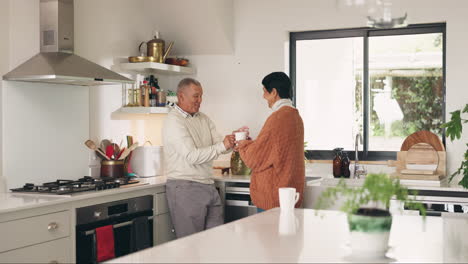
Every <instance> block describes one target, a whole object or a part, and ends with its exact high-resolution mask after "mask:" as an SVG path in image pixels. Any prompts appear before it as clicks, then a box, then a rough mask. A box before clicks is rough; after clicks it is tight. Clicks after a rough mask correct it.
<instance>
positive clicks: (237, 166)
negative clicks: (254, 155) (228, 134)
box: [231, 151, 252, 175]
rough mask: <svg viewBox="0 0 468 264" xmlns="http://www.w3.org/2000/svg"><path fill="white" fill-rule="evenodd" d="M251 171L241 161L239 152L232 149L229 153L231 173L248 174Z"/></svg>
mask: <svg viewBox="0 0 468 264" xmlns="http://www.w3.org/2000/svg"><path fill="white" fill-rule="evenodd" d="M251 172H252V171H251V170H250V168H249V167H247V165H245V163H244V162H243V161H242V159H241V156H240V154H239V152H237V151H233V152H232V154H231V173H232V175H250V173H251Z"/></svg>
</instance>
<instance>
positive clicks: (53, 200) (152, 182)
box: [0, 177, 166, 214]
mask: <svg viewBox="0 0 468 264" xmlns="http://www.w3.org/2000/svg"><path fill="white" fill-rule="evenodd" d="M138 180H139V181H140V183H138V185H136V186H129V187H121V188H116V189H110V190H103V191H87V192H79V193H75V194H71V195H68V194H65V195H54V194H32V193H31V194H29V193H13V192H9V193H0V214H2V213H8V212H13V211H19V210H24V209H31V208H36V207H41V206H50V205H54V204H61V203H66V202H74V201H79V200H84V199H89V198H95V197H105V196H110V195H115V194H122V193H126V192H134V191H136V190H145V189H149V188H155V187H157V186H163V185H165V184H166V177H152V178H139V179H138Z"/></svg>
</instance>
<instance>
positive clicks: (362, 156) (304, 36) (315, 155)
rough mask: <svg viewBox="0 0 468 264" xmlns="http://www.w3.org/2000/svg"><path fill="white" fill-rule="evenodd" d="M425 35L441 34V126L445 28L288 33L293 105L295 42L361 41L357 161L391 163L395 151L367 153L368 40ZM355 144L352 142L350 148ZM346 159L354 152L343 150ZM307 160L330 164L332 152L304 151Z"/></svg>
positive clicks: (421, 26)
mask: <svg viewBox="0 0 468 264" xmlns="http://www.w3.org/2000/svg"><path fill="white" fill-rule="evenodd" d="M428 33H442V74H443V78H442V82H443V84H442V104H443V105H442V122H443V123H445V122H446V119H445V115H446V48H447V47H446V46H447V45H446V24H445V23H430V24H414V25H408V26H407V27H404V28H391V29H376V28H369V27H363V28H349V29H331V30H315V31H301V32H290V33H289V73H290V78H291V83H292V87H293V98H292V99H293V104H294V105H296V42H297V41H300V40H312V39H331V38H347V37H363V39H364V50H363V52H364V56H363V91H364V93H363V109H364V113H363V135H362V137H363V143H362V145H363V150H361V151H359V152H358V158H359V160H367V161H382V160H395V159H396V153H397V151H369V125H370V124H369V112H370V111H369V106H370V102H369V92H370V91H369V37H375V36H392V35H415V34H428ZM354 143H355V142H353V144H354ZM442 143H443V144H444V146H446V140H445V130H443V131H442ZM345 151H347V152H348V154H349V158H350V159H352V160H354V159H355V151H354V150H345ZM306 157H307V159H313V160H331V159H333V157H334V153H333V150H307V151H306Z"/></svg>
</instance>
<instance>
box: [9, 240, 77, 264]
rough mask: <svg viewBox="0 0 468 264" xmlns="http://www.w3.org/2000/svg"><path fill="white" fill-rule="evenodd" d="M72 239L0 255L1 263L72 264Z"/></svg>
mask: <svg viewBox="0 0 468 264" xmlns="http://www.w3.org/2000/svg"><path fill="white" fill-rule="evenodd" d="M70 251H71V243H70V238H68V237H67V238H62V239H57V240H54V241H51V242H46V243H42V244H38V245H34V246H29V247H25V248H21V249H16V250H11V251H8V252H4V253H1V254H0V263H71V262H72V259H71V252H70Z"/></svg>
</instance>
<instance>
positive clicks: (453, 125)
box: [441, 104, 468, 189]
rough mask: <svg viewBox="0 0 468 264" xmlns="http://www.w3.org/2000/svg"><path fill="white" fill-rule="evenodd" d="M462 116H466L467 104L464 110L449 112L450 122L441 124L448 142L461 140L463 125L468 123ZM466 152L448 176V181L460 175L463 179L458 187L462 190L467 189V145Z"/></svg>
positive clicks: (467, 112) (467, 111)
mask: <svg viewBox="0 0 468 264" xmlns="http://www.w3.org/2000/svg"><path fill="white" fill-rule="evenodd" d="M462 114H468V104H466V105H465V108H463V109H462V110H457V111H454V112H451V113H450V115H451V118H450V121H449V122H447V123H445V124H443V125H442V126H441V128H445V129H446V130H445V132H446V134H447V137H448V138H450V141H454V140H456V139H460V138H461V134H462V132H463V124H466V123H468V119H463V118H462ZM466 146H467V150H466V151H465V154H464V155H463V156H464V159H463V160H462V163H461V165H460V167H459V168H458V169H457V171H455V172H454V173H453V174H452V175H450V181H452V179H453V178H454V177H455V176H457V175H458V174H462V175H463V178H462V179H461V181H460V182H459V183H458V185H461V186H463V188H465V189H468V143H467V144H466Z"/></svg>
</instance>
